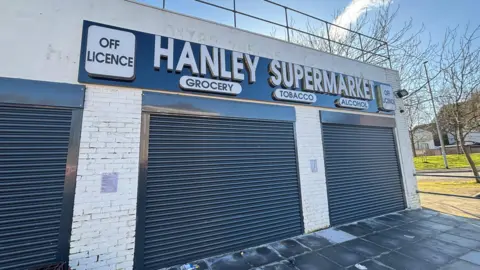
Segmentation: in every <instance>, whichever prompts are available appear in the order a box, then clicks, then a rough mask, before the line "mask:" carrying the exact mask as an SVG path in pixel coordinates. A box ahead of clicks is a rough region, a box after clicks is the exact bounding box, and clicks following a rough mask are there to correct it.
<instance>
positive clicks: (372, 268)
mask: <svg viewBox="0 0 480 270" xmlns="http://www.w3.org/2000/svg"><path fill="white" fill-rule="evenodd" d="M347 270H392V268H390V267H388V266H386V265H384V264H382V263H380V262H377V261H375V260H370V261H365V262H361V263H357V264H356V265H352V266H350V267H348V268H347Z"/></svg>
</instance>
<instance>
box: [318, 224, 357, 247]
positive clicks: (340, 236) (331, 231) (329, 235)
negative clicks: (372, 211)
mask: <svg viewBox="0 0 480 270" xmlns="http://www.w3.org/2000/svg"><path fill="white" fill-rule="evenodd" d="M314 235H316V236H320V237H323V238H326V239H327V240H328V241H330V242H332V243H335V244H340V243H343V242H346V241H350V240H353V239H355V238H357V237H356V236H354V235H351V234H349V233H346V232H344V231H340V230H337V229H335V228H328V229H326V230H322V231H319V232H315V233H314Z"/></svg>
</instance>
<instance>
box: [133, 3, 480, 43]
mask: <svg viewBox="0 0 480 270" xmlns="http://www.w3.org/2000/svg"><path fill="white" fill-rule="evenodd" d="M162 1H163V0H140V2H145V3H148V4H150V5H158V6H161V5H162ZM207 1H209V2H211V3H215V4H218V5H222V6H226V7H229V8H233V4H232V3H233V0H207ZM275 1H276V2H278V3H280V4H284V5H286V6H290V7H292V8H295V9H297V10H300V11H303V12H305V13H308V14H311V15H313V16H316V17H319V18H322V19H324V20H327V21H329V22H332V21H333V20H334V17H333V15H334V13H335V11H337V10H340V9H343V8H344V7H346V6H347V5H348V4H349V3H350V2H351V0H275ZM393 5H394V6H397V5H400V11H399V16H398V18H397V21H396V23H395V25H394V27H400V26H401V25H403V23H404V22H405V21H408V20H409V19H410V17H411V18H413V21H414V24H415V25H416V26H417V27H418V28H419V27H420V26H421V25H422V24H424V25H425V27H426V33H425V38H428V37H429V35H431V37H432V41H433V42H440V41H441V40H442V38H443V35H444V33H445V29H446V28H447V27H455V26H457V25H464V24H467V23H468V22H470V23H471V24H472V26H475V25H478V24H480V16H478V11H479V10H480V1H479V0H456V1H455V0H393ZM166 8H167V9H170V10H174V11H177V12H180V13H184V14H188V15H192V16H195V17H200V18H204V19H208V20H212V21H216V22H219V23H223V24H229V25H233V16H232V14H231V13H230V12H227V11H222V10H219V9H217V8H214V7H209V6H207V5H204V4H202V3H198V2H195V1H194V0H166ZM237 9H238V10H239V11H242V12H245V13H248V14H252V15H255V16H259V17H262V18H265V19H268V20H271V21H276V22H278V23H284V21H285V14H284V11H283V9H281V8H279V7H275V6H273V5H272V4H269V3H266V2H264V1H263V0H237ZM291 16H292V17H293V18H294V20H295V22H296V25H297V27H300V26H303V25H304V24H305V20H304V19H303V17H300V16H298V15H295V14H291ZM237 24H238V26H239V27H240V28H245V29H247V30H251V31H255V32H261V33H263V34H267V35H269V34H270V33H271V32H272V30H273V28H274V27H273V26H272V25H269V24H267V23H262V22H258V21H253V20H251V19H248V18H245V17H243V16H239V17H238V18H237ZM280 32H282V31H281V30H280V29H278V30H277V35H279V36H281V35H283V33H280Z"/></svg>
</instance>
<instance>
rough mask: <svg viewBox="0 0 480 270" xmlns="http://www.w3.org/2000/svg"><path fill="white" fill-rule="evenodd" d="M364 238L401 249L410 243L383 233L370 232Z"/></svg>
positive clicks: (383, 245)
mask: <svg viewBox="0 0 480 270" xmlns="http://www.w3.org/2000/svg"><path fill="white" fill-rule="evenodd" d="M362 238H363V239H365V240H367V241H370V242H372V243H374V244H376V245H379V246H381V247H384V248H387V249H399V248H402V247H403V246H406V245H408V244H410V242H409V241H406V240H401V239H396V238H392V237H388V236H386V235H384V234H381V233H374V234H369V235H367V236H365V237H362Z"/></svg>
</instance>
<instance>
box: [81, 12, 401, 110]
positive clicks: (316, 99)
mask: <svg viewBox="0 0 480 270" xmlns="http://www.w3.org/2000/svg"><path fill="white" fill-rule="evenodd" d="M78 81H79V82H81V83H88V84H101V85H111V86H121V87H133V88H140V89H151V90H166V91H173V92H185V93H196V94H200V95H205V96H219V95H220V96H223V97H227V98H232V99H247V100H257V101H267V102H275V103H284V104H305V105H312V106H318V107H327V108H335V107H343V108H345V109H347V110H361V111H365V112H379V111H385V112H392V111H394V109H395V108H394V107H392V106H391V105H390V106H383V104H382V100H383V99H380V100H378V99H377V98H376V97H377V96H378V93H379V92H380V91H382V93H387V92H390V93H393V92H392V88H391V87H390V86H389V85H386V84H382V83H379V82H375V81H371V80H369V79H368V78H359V77H354V76H349V75H344V74H340V73H335V72H331V71H328V70H320V69H317V68H312V67H308V66H303V65H299V64H294V63H288V62H285V61H281V60H275V59H268V58H263V57H258V56H254V55H249V54H246V53H242V52H236V51H231V50H226V49H223V48H217V47H213V46H207V45H203V44H198V43H193V42H187V41H184V40H178V39H173V38H169V37H164V36H158V35H154V34H148V33H143V32H138V31H132V30H126V29H121V28H118V27H113V26H107V25H103V24H98V23H93V22H89V21H85V22H84V25H83V36H82V46H81V54H80V67H79V74H78ZM383 95H385V94H383Z"/></svg>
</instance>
